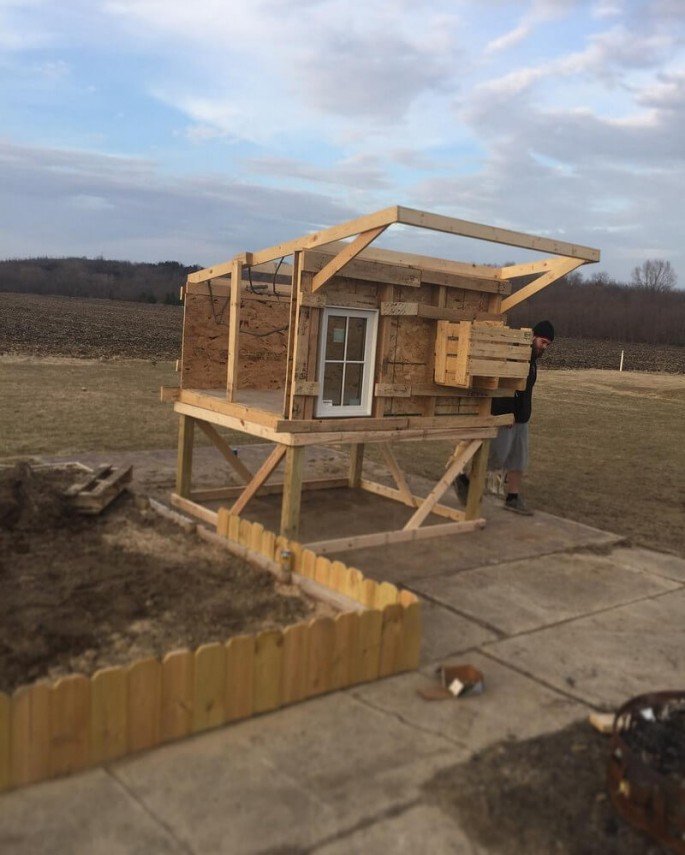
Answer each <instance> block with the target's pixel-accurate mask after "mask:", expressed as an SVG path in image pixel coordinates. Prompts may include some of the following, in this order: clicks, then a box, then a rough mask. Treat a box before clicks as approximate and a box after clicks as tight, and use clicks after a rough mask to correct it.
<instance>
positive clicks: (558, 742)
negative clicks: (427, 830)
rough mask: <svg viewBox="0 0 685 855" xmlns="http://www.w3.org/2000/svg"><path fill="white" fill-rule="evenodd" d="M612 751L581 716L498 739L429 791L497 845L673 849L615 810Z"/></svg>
mask: <svg viewBox="0 0 685 855" xmlns="http://www.w3.org/2000/svg"><path fill="white" fill-rule="evenodd" d="M609 751H610V741H609V738H608V737H607V736H602V735H600V734H599V733H597V732H596V731H595V730H593V728H592V727H591V726H590V725H589V724H588V723H587V722H586V721H581V722H577V723H575V724H572V725H570V726H569V727H567V728H564V729H563V730H560V731H558V732H557V733H552V734H549V735H546V736H541V737H538V738H536V739H530V740H527V741H524V742H505V743H499V744H497V745H494V746H492V747H491V748H488V749H487V750H485V751H482V752H480V753H479V754H476V755H474V756H473V757H472V758H471V759H470V760H469V761H467V762H466V763H462V764H459V765H458V766H454V767H452V768H451V769H445V770H443V771H441V772H439V773H438V774H437V775H436V776H435V777H434V778H433V779H432V780H431V781H430V782H429V783H428V784H427V785H426V787H425V794H426V796H427V798H428V799H429V800H430V801H431V802H433V803H435V804H437V805H438V806H439V807H440V808H441V809H442V810H444V811H445V812H446V813H448V814H449V815H451V816H453V817H454V818H455V820H456V821H457V822H458V823H459V825H460V827H461V828H463V829H464V831H465V832H466V834H467V835H468V836H469V838H470V839H471V840H472V841H473V842H475V843H478V844H480V845H482V846H484V847H486V848H487V849H488V850H489V851H493V852H501V853H506V855H531V853H538V852H539V853H543V852H544V853H554V855H667V852H668V850H666V849H665V848H663V847H661V846H660V845H659V844H657V843H656V842H654V841H652V839H651V838H649V837H647V836H646V835H643V834H641V833H640V832H638V831H636V830H635V829H633V828H632V827H631V826H630V825H628V824H627V823H625V822H624V821H623V820H622V819H620V818H619V817H618V816H617V814H616V813H615V811H614V809H613V807H612V805H611V802H610V801H609V796H608V792H607V787H606V771H607V762H608V759H609Z"/></svg>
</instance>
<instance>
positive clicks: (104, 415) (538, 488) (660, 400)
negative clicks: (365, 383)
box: [0, 357, 685, 554]
mask: <svg viewBox="0 0 685 855" xmlns="http://www.w3.org/2000/svg"><path fill="white" fill-rule="evenodd" d="M175 383H177V375H176V374H175V372H174V367H173V362H170V361H160V362H153V361H146V360H107V361H96V360H76V359H43V360H38V359H35V358H19V357H14V358H13V357H2V358H0V401H2V406H1V407H0V457H2V456H14V455H31V454H71V453H74V454H76V453H78V452H79V451H100V450H102V451H106V450H112V451H115V450H136V449H146V448H169V447H173V446H174V445H175V443H176V430H177V425H176V417H175V416H174V414H173V410H172V407H171V405H169V404H160V403H159V387H160V386H161V385H163V384H166V385H173V384H175ZM683 424H685V377H684V376H683V375H672V374H671V375H666V374H637V373H632V372H631V373H628V372H624V373H623V374H619V373H618V372H615V371H596V370H590V371H550V370H547V371H544V370H541V371H540V374H539V378H538V385H537V387H536V390H535V398H534V412H533V420H532V422H531V430H532V443H531V444H532V461H531V468H530V472H529V473H528V477H527V481H526V494H527V498H528V500H529V502H530V504H531V505H532V506H533V507H537V508H540V509H544V510H547V511H549V512H550V513H553V514H558V515H559V516H563V517H567V518H569V519H574V520H578V521H579V522H584V523H587V524H588V525H593V526H596V527H598V528H602V529H606V530H608V531H614V532H617V533H619V534H623V535H626V536H628V537H630V538H631V539H632V540H633V542H635V543H641V544H645V545H648V546H650V547H652V548H654V549H661V550H670V551H675V552H678V553H680V554H685V536H684V535H683V529H684V528H685V526H684V525H683V523H684V520H685V514H684V511H685V451H684V450H683V441H682V436H683ZM226 435H227V436H230V437H231V441H232V442H236V443H237V442H242V443H244V442H246V441H247V440H248V439H249V438H248V437H246V436H245V435H244V434H229V433H227V434H226ZM203 440H204V438H203V437H202V436H198V438H197V441H198V442H203ZM396 451H397V454H398V458H399V459H400V462H401V464H402V466H403V467H404V468H405V469H406V470H407V471H410V472H415V473H416V474H420V475H426V476H428V477H432V478H434V479H437V478H438V477H439V476H440V475H441V474H442V467H443V465H444V462H445V459H446V457H447V454H448V452H449V446H447V445H446V444H445V443H437V442H436V443H417V442H410V443H404V444H402V443H398V444H397V448H396Z"/></svg>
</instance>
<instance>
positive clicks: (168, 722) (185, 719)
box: [160, 649, 223, 742]
mask: <svg viewBox="0 0 685 855" xmlns="http://www.w3.org/2000/svg"><path fill="white" fill-rule="evenodd" d="M194 672H195V656H194V655H193V653H191V651H190V650H185V649H184V650H173V651H172V652H171V653H167V654H166V656H165V657H164V659H163V660H162V711H161V731H160V739H161V741H162V742H169V741H171V740H173V739H181V738H182V737H184V736H188V735H189V734H190V733H192V732H193V699H194V686H195V675H194ZM221 702H222V704H223V698H222V699H221Z"/></svg>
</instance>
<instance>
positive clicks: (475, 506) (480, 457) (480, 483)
mask: <svg viewBox="0 0 685 855" xmlns="http://www.w3.org/2000/svg"><path fill="white" fill-rule="evenodd" d="M489 452H490V440H489V439H486V440H484V441H483V442H482V443H481V444H480V448H478V450H477V451H476V453H475V454H474V456H473V461H472V463H471V473H470V476H469V492H468V497H467V499H466V512H465V516H466V519H467V520H474V519H477V518H478V516H479V515H480V506H481V502H482V500H483V493H484V491H485V477H486V475H487V471H488V454H489Z"/></svg>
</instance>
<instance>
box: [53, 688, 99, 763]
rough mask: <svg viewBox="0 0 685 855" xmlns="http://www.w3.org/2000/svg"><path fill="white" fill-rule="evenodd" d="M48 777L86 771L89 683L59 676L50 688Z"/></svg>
mask: <svg viewBox="0 0 685 855" xmlns="http://www.w3.org/2000/svg"><path fill="white" fill-rule="evenodd" d="M48 706H49V710H50V713H49V717H50V745H49V753H50V776H51V777H54V776H56V775H66V774H68V773H69V772H77V771H79V770H80V769H85V768H86V767H87V766H88V765H89V761H90V680H89V679H88V678H87V677H84V676H83V674H73V675H70V676H68V677H62V678H61V679H60V680H58V681H57V682H56V683H55V684H54V686H52V688H51V689H50V700H49V703H48Z"/></svg>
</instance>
